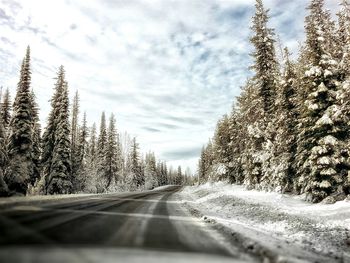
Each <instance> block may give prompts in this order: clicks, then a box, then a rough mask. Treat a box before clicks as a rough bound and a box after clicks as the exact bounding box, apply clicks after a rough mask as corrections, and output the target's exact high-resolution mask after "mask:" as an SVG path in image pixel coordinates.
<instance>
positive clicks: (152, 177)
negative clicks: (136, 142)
mask: <svg viewBox="0 0 350 263" xmlns="http://www.w3.org/2000/svg"><path fill="white" fill-rule="evenodd" d="M157 186H158V180H157V166H156V157H155V155H154V153H152V152H149V153H148V154H146V158H145V189H153V188H155V187H157Z"/></svg>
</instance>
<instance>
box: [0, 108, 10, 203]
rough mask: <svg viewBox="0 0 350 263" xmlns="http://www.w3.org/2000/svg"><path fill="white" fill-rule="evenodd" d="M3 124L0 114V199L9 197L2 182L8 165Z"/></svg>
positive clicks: (6, 188)
mask: <svg viewBox="0 0 350 263" xmlns="http://www.w3.org/2000/svg"><path fill="white" fill-rule="evenodd" d="M4 124H5V122H4V121H3V119H2V114H1V113H0V197H4V196H8V195H9V190H8V187H7V184H6V182H5V180H4V175H5V173H6V169H7V165H8V155H7V145H6V132H5V125H4Z"/></svg>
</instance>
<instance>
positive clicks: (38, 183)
mask: <svg viewBox="0 0 350 263" xmlns="http://www.w3.org/2000/svg"><path fill="white" fill-rule="evenodd" d="M1 97H2V98H1ZM1 97H0V102H1V108H0V196H10V195H33V194H70V193H103V192H114V191H134V190H143V189H152V188H154V187H157V186H162V185H167V184H177V185H180V184H182V183H184V181H185V179H186V176H185V175H184V173H183V172H182V170H181V167H178V169H177V170H174V169H173V168H171V167H170V168H169V169H168V167H167V165H166V163H165V162H164V161H160V160H159V161H157V160H156V157H155V155H154V153H152V152H149V153H147V154H146V155H145V156H142V155H141V153H140V151H139V145H138V143H137V141H136V138H130V136H128V135H127V134H125V135H123V136H122V135H121V134H120V133H118V131H117V127H116V119H115V116H114V115H113V114H111V115H110V116H109V118H108V120H107V119H106V116H105V113H104V112H103V113H102V115H101V122H100V126H99V129H98V131H97V127H96V125H95V124H93V125H92V127H88V124H87V120H86V113H84V114H83V118H82V121H81V123H80V121H79V111H80V107H79V95H78V93H76V95H75V97H74V99H73V103H72V106H70V104H69V98H68V84H67V81H66V77H65V71H64V68H63V66H61V67H60V68H59V70H58V73H57V78H56V84H55V87H54V94H53V96H52V99H51V111H50V113H49V117H48V120H47V125H46V127H45V129H44V131H43V133H42V131H41V127H40V122H39V115H38V114H39V108H38V105H37V103H36V97H35V94H34V92H33V91H32V89H31V65H30V49H29V47H28V49H27V52H26V56H25V58H24V60H23V63H22V67H21V71H20V80H19V82H18V87H17V92H16V97H15V99H14V102H13V105H12V103H11V100H10V92H9V90H8V89H7V90H6V91H5V92H4V94H3V96H1ZM70 111H71V114H70ZM187 176H189V175H187Z"/></svg>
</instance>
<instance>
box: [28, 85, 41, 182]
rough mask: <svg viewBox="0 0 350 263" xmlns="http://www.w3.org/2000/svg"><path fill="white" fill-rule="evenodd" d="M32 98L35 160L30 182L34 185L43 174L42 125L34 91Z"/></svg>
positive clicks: (33, 154) (33, 151)
mask: <svg viewBox="0 0 350 263" xmlns="http://www.w3.org/2000/svg"><path fill="white" fill-rule="evenodd" d="M30 98H31V106H32V109H31V111H32V114H33V119H32V122H33V123H32V126H33V133H32V142H33V149H32V160H33V174H32V175H31V178H30V183H31V184H32V186H34V184H35V182H36V181H38V180H39V179H40V174H41V152H42V151H41V126H40V120H39V106H38V104H37V103H36V98H35V94H34V92H33V91H32V92H31V94H30Z"/></svg>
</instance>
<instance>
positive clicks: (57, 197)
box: [0, 194, 96, 205]
mask: <svg viewBox="0 0 350 263" xmlns="http://www.w3.org/2000/svg"><path fill="white" fill-rule="evenodd" d="M93 195H96V194H62V195H33V196H14V197H2V198H0V205H4V204H13V203H19V202H20V203H27V202H32V201H38V202H41V201H50V200H63V199H70V198H80V197H89V196H93Z"/></svg>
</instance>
